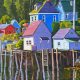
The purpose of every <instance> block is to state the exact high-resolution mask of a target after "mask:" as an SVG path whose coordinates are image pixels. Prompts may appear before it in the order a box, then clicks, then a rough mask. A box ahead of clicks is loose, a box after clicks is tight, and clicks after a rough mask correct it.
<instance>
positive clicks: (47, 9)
mask: <svg viewBox="0 0 80 80" xmlns="http://www.w3.org/2000/svg"><path fill="white" fill-rule="evenodd" d="M31 13H59V12H58V10H57V9H56V7H55V6H54V5H53V3H52V2H51V1H50V0H45V1H44V2H43V4H42V5H41V7H40V8H39V9H38V10H33V11H32V12H31Z"/></svg>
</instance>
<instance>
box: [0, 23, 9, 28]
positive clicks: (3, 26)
mask: <svg viewBox="0 0 80 80" xmlns="http://www.w3.org/2000/svg"><path fill="white" fill-rule="evenodd" d="M9 25H10V24H0V29H5V28H6V27H7V26H9Z"/></svg>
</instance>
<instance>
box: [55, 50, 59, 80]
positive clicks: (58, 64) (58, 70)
mask: <svg viewBox="0 0 80 80" xmlns="http://www.w3.org/2000/svg"><path fill="white" fill-rule="evenodd" d="M56 66H57V80H59V64H58V49H56Z"/></svg>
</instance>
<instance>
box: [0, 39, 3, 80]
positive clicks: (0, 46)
mask: <svg viewBox="0 0 80 80" xmlns="http://www.w3.org/2000/svg"><path fill="white" fill-rule="evenodd" d="M0 51H1V52H0V65H1V80H2V72H3V62H2V41H1V40H0Z"/></svg>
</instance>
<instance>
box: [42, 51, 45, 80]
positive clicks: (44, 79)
mask: <svg viewBox="0 0 80 80" xmlns="http://www.w3.org/2000/svg"><path fill="white" fill-rule="evenodd" d="M42 72H43V80H45V71H44V50H42Z"/></svg>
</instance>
